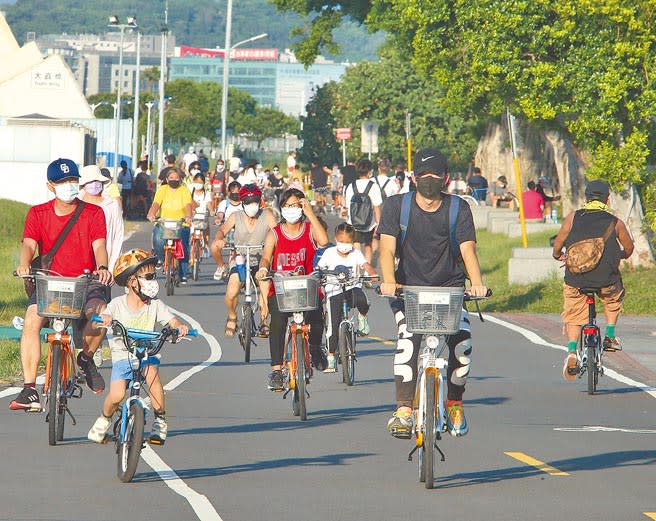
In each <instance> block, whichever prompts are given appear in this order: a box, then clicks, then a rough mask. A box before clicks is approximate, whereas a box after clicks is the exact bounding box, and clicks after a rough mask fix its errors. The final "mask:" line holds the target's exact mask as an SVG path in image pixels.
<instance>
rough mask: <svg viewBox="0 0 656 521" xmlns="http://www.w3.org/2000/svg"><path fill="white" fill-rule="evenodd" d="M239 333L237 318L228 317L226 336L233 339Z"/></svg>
mask: <svg viewBox="0 0 656 521" xmlns="http://www.w3.org/2000/svg"><path fill="white" fill-rule="evenodd" d="M235 331H237V317H228V318H227V319H226V325H225V336H227V337H228V338H232V337H233V336H235Z"/></svg>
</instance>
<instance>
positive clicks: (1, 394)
mask: <svg viewBox="0 0 656 521" xmlns="http://www.w3.org/2000/svg"><path fill="white" fill-rule="evenodd" d="M21 389H22V387H8V388H7V389H5V390H4V391H0V398H4V397H5V396H11V395H12V394H18V393H19V392H20V391H21Z"/></svg>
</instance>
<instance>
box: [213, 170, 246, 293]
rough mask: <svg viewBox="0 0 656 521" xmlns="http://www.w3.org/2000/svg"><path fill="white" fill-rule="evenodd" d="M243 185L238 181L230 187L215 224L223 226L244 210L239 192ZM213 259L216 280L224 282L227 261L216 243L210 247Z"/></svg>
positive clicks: (220, 205) (217, 212) (218, 209)
mask: <svg viewBox="0 0 656 521" xmlns="http://www.w3.org/2000/svg"><path fill="white" fill-rule="evenodd" d="M240 189H241V185H240V184H239V183H238V182H237V181H232V182H231V183H230V184H229V185H228V198H227V199H224V200H223V201H221V203H220V204H219V207H218V208H217V209H216V218H215V219H214V224H218V225H223V224H224V223H225V222H226V221H227V220H228V219H229V218H230V216H231V215H232V214H233V213H235V212H239V211H241V210H242V205H241V202H240V201H239V190H240ZM210 252H211V253H212V257H214V260H215V261H216V271H215V272H214V280H223V277H224V275H225V261H224V260H223V255H222V254H221V250H220V249H218V250H217V249H216V248H215V246H214V242H212V246H211V247H210Z"/></svg>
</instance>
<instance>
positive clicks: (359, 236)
mask: <svg viewBox="0 0 656 521" xmlns="http://www.w3.org/2000/svg"><path fill="white" fill-rule="evenodd" d="M373 239H374V231H373V230H371V231H370V232H359V231H357V230H356V231H355V235H354V237H353V242H358V243H360V244H364V245H365V246H369V245H370V244H371V242H372V241H373Z"/></svg>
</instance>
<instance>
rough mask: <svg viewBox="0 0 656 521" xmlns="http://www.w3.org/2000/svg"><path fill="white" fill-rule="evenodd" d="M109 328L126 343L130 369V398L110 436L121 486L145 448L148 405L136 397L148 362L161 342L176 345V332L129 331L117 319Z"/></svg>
mask: <svg viewBox="0 0 656 521" xmlns="http://www.w3.org/2000/svg"><path fill="white" fill-rule="evenodd" d="M92 320H93V321H94V322H97V323H102V322H103V320H102V317H100V316H99V315H94V317H93V319H92ZM110 328H111V331H112V334H113V335H114V336H116V337H118V338H120V339H121V340H122V341H123V343H124V344H125V347H126V348H127V350H128V359H129V360H130V365H131V367H132V378H131V379H130V396H129V397H128V398H127V399H126V400H125V401H124V402H123V405H121V408H120V412H119V415H118V419H117V420H116V422H115V423H114V435H113V439H114V441H115V443H116V454H117V455H118V468H117V471H118V472H117V474H118V479H120V480H121V481H122V482H123V483H129V482H130V481H132V478H133V477H134V474H135V472H136V471H137V465H138V464H139V457H140V456H141V449H142V448H143V445H144V426H145V425H146V411H147V410H148V404H147V403H146V401H145V400H144V399H143V398H141V396H139V394H140V392H141V388H142V387H143V385H144V383H145V380H146V377H145V373H144V369H145V368H146V367H147V366H148V362H149V359H150V358H151V357H154V356H155V355H157V353H159V352H160V350H161V349H162V346H163V345H164V342H166V341H170V342H172V343H173V344H175V343H176V342H177V341H178V330H177V329H173V328H170V327H165V328H164V329H162V330H161V331H144V330H142V329H130V328H126V327H125V326H124V325H123V324H121V323H120V322H119V321H118V320H112V325H111V326H110ZM187 336H198V332H197V331H196V330H195V329H190V330H189V332H188V333H187Z"/></svg>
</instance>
